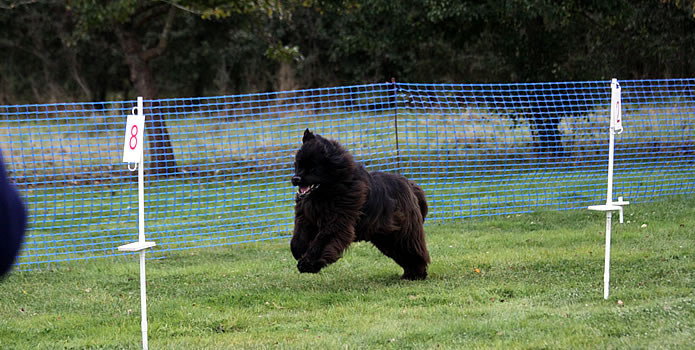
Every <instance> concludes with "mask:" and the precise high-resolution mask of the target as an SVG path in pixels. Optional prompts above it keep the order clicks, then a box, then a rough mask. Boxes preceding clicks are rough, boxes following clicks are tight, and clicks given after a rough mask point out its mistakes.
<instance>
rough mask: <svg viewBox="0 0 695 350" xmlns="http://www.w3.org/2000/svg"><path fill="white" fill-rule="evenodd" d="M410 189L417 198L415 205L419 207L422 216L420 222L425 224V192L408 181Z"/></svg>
mask: <svg viewBox="0 0 695 350" xmlns="http://www.w3.org/2000/svg"><path fill="white" fill-rule="evenodd" d="M410 187H412V188H413V192H414V193H415V197H417V204H418V206H419V207H420V213H421V214H422V222H425V216H427V211H428V207H427V200H426V199H425V191H423V190H422V188H420V186H418V185H417V184H416V183H414V182H412V181H410Z"/></svg>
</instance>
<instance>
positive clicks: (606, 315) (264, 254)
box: [0, 197, 695, 349]
mask: <svg viewBox="0 0 695 350" xmlns="http://www.w3.org/2000/svg"><path fill="white" fill-rule="evenodd" d="M625 220H626V222H625V224H623V225H619V224H615V225H614V230H613V237H614V239H613V246H612V248H613V251H612V271H611V272H612V279H611V296H610V298H609V300H604V299H603V295H602V291H603V279H602V278H603V252H604V240H605V238H604V233H603V230H604V227H605V221H604V216H603V215H602V214H600V213H593V212H589V211H582V210H576V211H565V212H538V213H532V214H523V215H510V216H498V217H493V218H487V219H470V220H463V221H457V222H453V223H447V224H432V225H428V226H427V228H426V231H427V235H428V244H429V248H430V252H431V255H432V264H431V266H430V277H429V278H428V279H427V280H426V281H418V282H405V281H401V280H399V279H398V276H399V275H400V273H401V272H402V271H401V270H400V269H399V268H398V267H397V266H396V264H395V263H393V262H392V261H390V260H389V259H387V258H386V257H384V256H382V255H380V254H379V253H378V251H377V250H376V249H375V248H373V247H371V245H369V244H365V243H360V244H357V245H354V246H353V247H352V248H351V249H350V250H349V251H348V252H347V253H346V255H345V257H344V258H343V259H341V260H340V261H338V262H337V263H336V264H334V265H332V266H330V267H328V268H327V269H325V270H324V271H322V272H321V273H320V274H318V275H304V274H302V275H300V274H299V273H298V272H297V270H296V268H295V261H294V259H293V258H292V256H291V254H290V252H289V247H288V244H287V242H269V243H258V244H246V245H241V246H232V247H218V248H209V249H198V250H186V251H180V252H176V253H172V254H170V255H169V256H168V257H167V258H165V259H160V260H151V261H148V264H147V274H148V308H149V322H150V332H149V339H150V347H151V348H152V349H231V348H234V349H239V348H241V349H276V348H277V349H381V348H384V349H473V348H522V349H528V348H532V349H540V348H549V349H559V348H562V349H570V348H572V349H576V348H590V349H591V348H593V349H607V348H621V349H623V348H643V349H657V348H665V349H689V348H691V347H692V344H693V343H695V259H694V258H695V198H692V197H676V198H670V199H669V200H668V201H665V202H658V203H652V204H643V205H630V206H628V207H626V218H625ZM139 296H140V294H139V285H138V263H137V260H136V259H135V257H134V258H133V259H127V260H126V259H122V258H111V259H97V260H92V261H89V262H72V263H67V264H62V265H61V267H60V268H59V269H55V270H49V271H33V272H15V273H12V274H10V275H9V276H8V277H7V278H6V279H4V280H3V281H1V282H0V315H1V317H0V348H2V349H63V348H68V349H137V348H139V347H140V346H141V344H140V313H139ZM619 304H622V305H619Z"/></svg>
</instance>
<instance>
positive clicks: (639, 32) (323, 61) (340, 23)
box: [0, 0, 695, 104]
mask: <svg viewBox="0 0 695 350" xmlns="http://www.w3.org/2000/svg"><path fill="white" fill-rule="evenodd" d="M694 6H695V1H685V0H616V1H600V0H588V1H580V0H568V1H562V2H555V1H549V0H475V1H473V0H467V1H452V0H424V1H420V0H401V1H390V0H236V1H230V0H226V1H221V0H164V1H140V0H113V1H93V0H69V1H59V0H23V1H22V0H9V1H8V0H4V1H0V27H2V28H3V30H2V31H0V51H1V52H2V53H3V54H2V57H3V59H2V60H0V104H15V103H38V102H51V101H67V100H70V101H73V100H90V101H95V100H115V99H125V98H132V97H133V96H135V95H144V96H146V97H150V98H155V97H173V96H210V95H219V94H230V93H247V92H263V91H271V90H287V89H294V88H312V87H323V86H335V85H346V84H356V83H371V82H379V81H389V80H390V79H391V77H396V78H397V79H398V80H399V81H408V82H457V83H462V82H529V81H558V80H593V79H608V78H612V77H619V78H621V79H634V78H677V77H692V76H693V74H694V73H695V61H694V60H692V59H691V57H695V46H694V45H692V43H693V42H695V18H694V17H693V13H694V8H695V7H694Z"/></svg>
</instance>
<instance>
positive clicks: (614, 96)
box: [589, 79, 630, 299]
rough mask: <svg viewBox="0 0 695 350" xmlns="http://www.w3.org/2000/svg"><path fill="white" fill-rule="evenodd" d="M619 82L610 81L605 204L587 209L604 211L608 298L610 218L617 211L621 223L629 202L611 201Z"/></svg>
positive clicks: (618, 124) (620, 126)
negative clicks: (625, 206)
mask: <svg viewBox="0 0 695 350" xmlns="http://www.w3.org/2000/svg"><path fill="white" fill-rule="evenodd" d="M620 93H621V89H620V84H619V83H618V80H617V79H613V80H612V81H611V120H610V127H609V143H608V186H607V189H606V204H604V205H590V206H589V210H596V211H603V212H606V253H605V257H604V271H603V298H604V299H608V294H609V285H610V266H611V218H612V213H613V211H618V213H619V216H620V223H621V224H622V223H623V207H622V206H623V205H627V204H630V202H627V201H623V197H618V201H617V202H614V201H613V158H614V157H615V134H620V133H622V132H623V120H622V119H623V117H622V105H621V104H622V101H621V98H620Z"/></svg>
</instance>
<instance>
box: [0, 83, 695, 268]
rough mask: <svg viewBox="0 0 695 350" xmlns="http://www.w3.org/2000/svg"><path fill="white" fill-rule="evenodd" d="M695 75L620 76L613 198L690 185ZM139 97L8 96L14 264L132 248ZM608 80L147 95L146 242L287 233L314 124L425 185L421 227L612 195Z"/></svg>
mask: <svg viewBox="0 0 695 350" xmlns="http://www.w3.org/2000/svg"><path fill="white" fill-rule="evenodd" d="M694 83H695V80H693V79H684V80H640V81H621V85H622V92H623V94H622V96H623V119H624V127H625V131H624V132H623V133H622V134H620V135H617V137H616V160H615V186H614V193H615V196H616V197H617V196H624V197H625V199H626V200H630V201H631V202H633V203H635V202H637V203H639V202H646V201H653V200H657V199H658V198H659V197H663V196H670V195H678V194H692V193H694V192H695V170H694V164H695V107H694V106H695V94H694V92H693V87H694V86H695V84H694ZM134 106H135V101H119V102H103V103H61V104H47V105H23V106H16V105H15V106H0V148H2V152H3V157H4V158H5V161H6V163H7V165H8V172H9V175H10V178H11V179H13V180H14V181H15V183H16V184H17V186H18V187H19V189H20V192H21V193H22V195H23V197H24V199H25V201H26V203H27V205H28V207H29V211H30V229H29V231H28V233H27V237H26V241H25V244H24V248H23V252H22V255H21V257H20V259H19V261H18V263H19V265H20V266H19V268H20V269H34V268H44V267H52V266H55V265H57V264H59V263H60V262H62V261H68V260H85V259H92V258H99V257H106V256H123V255H125V254H124V253H119V252H118V251H117V250H116V248H117V247H118V246H120V245H122V244H126V243H130V242H133V241H136V240H137V210H138V208H137V175H136V172H130V171H129V170H128V169H127V166H126V164H124V163H121V159H122V154H121V152H122V147H123V145H122V142H123V133H124V128H125V120H126V116H127V115H128V114H129V113H130V112H131V108H132V107H134ZM609 106H610V82H609V81H595V82H566V83H535V84H446V85H444V84H405V83H397V84H395V83H384V84H371V85H359V86H345V87H336V88H324V89H311V90H298V91H287V92H278V93H268V94H252V95H236V96H220V97H209V98H207V97H206V98H178V99H160V100H150V101H145V109H144V112H145V115H146V117H147V124H146V138H147V142H146V144H145V193H146V194H145V204H146V221H147V224H146V228H147V238H148V240H152V241H155V242H157V244H158V246H157V247H156V248H155V249H154V250H153V253H154V256H155V257H162V256H165V255H166V252H167V251H171V250H178V249H186V248H193V247H207V246H217V245H230V244H238V243H243V242H252V241H263V240H272V239H282V238H286V237H288V236H289V235H290V234H291V231H292V226H293V204H294V201H293V199H294V189H293V188H292V187H291V185H290V182H289V180H290V177H291V173H292V161H293V155H294V152H295V151H296V149H297V148H298V147H299V145H300V143H301V135H302V132H303V130H304V129H305V128H307V127H309V128H311V129H312V130H314V131H316V132H318V133H319V134H322V135H324V136H327V137H331V138H335V139H337V140H339V141H340V142H341V143H343V144H344V145H345V146H346V147H347V148H348V149H349V150H351V151H352V152H353V154H355V156H356V158H357V159H358V160H359V161H360V162H362V163H364V164H365V165H366V166H367V168H369V169H370V170H380V171H389V172H400V173H402V174H404V175H406V176H408V177H410V178H412V179H413V180H415V181H416V182H418V183H420V184H421V185H422V186H423V188H424V189H425V191H426V194H427V197H428V201H429V204H430V207H431V214H430V217H429V218H428V222H445V221H450V220H452V219H457V218H466V217H473V216H486V215H501V214H514V213H522V212H529V211H534V210H538V209H554V210H562V209H579V208H585V207H586V206H587V205H592V204H599V203H601V202H604V201H605V199H606V198H605V196H606V194H605V188H606V171H607V170H606V167H607V157H608V125H609Z"/></svg>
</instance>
